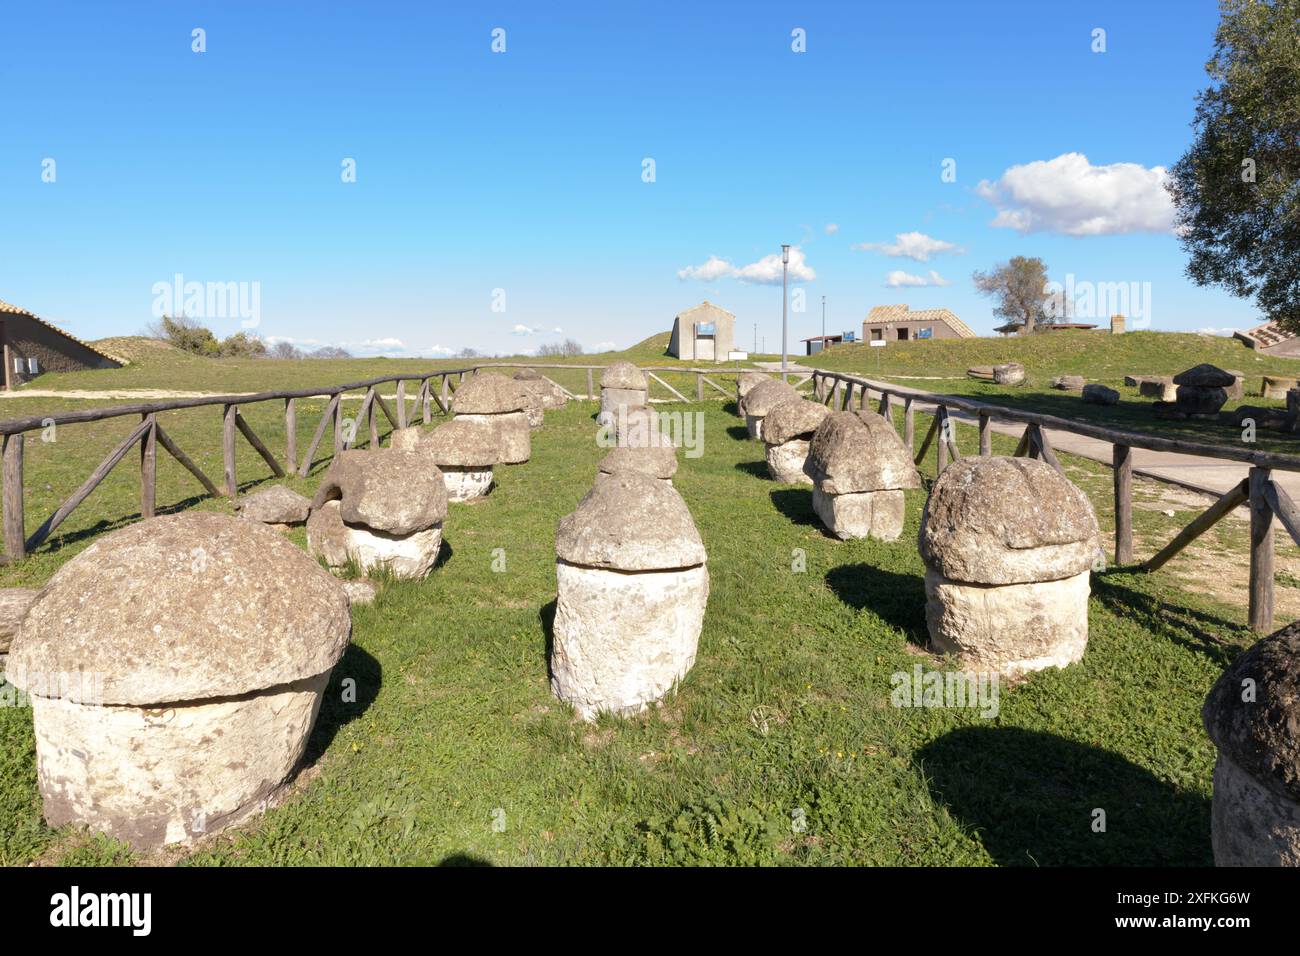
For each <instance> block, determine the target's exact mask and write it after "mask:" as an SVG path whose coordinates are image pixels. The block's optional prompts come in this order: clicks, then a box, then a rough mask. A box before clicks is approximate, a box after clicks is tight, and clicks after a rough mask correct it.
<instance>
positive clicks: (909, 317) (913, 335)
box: [862, 305, 975, 342]
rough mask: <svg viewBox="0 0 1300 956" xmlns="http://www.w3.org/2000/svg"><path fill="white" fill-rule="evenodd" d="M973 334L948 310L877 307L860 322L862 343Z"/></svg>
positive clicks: (968, 336)
mask: <svg viewBox="0 0 1300 956" xmlns="http://www.w3.org/2000/svg"><path fill="white" fill-rule="evenodd" d="M973 338H975V330H974V329H972V328H971V327H970V326H969V325H967V324H966V323H965V322H963V321H962V320H961V319H959V318H957V316H956V315H955V314H954V313H953V312H952V311H951V310H949V309H918V310H916V311H913V310H911V309H909V308H908V307H907V306H906V305H878V306H875V307H874V308H872V310H871V311H870V312H868V313H867V317H866V318H865V319H864V320H863V322H862V341H864V342H872V341H876V342H882V341H884V342H889V341H894V342H908V341H911V340H912V339H973Z"/></svg>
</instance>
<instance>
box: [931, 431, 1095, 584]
mask: <svg viewBox="0 0 1300 956" xmlns="http://www.w3.org/2000/svg"><path fill="white" fill-rule="evenodd" d="M1098 533H1099V532H1098V529H1097V517H1096V515H1095V514H1094V513H1093V510H1092V503H1091V502H1089V501H1088V497H1087V496H1086V495H1085V494H1084V493H1083V492H1082V491H1080V490H1079V489H1078V488H1076V487H1075V486H1074V485H1073V484H1071V483H1070V481H1069V480H1068V479H1066V478H1065V477H1064V476H1062V475H1061V474H1059V473H1058V472H1057V471H1056V469H1055V468H1053V467H1052V466H1051V465H1049V464H1047V463H1046V462H1044V461H1039V460H1037V459H1034V458H1009V457H1005V456H992V457H980V456H976V455H973V456H970V457H967V458H963V459H961V460H960V461H955V462H953V463H952V464H950V465H949V466H948V467H947V468H945V469H944V471H943V474H941V475H940V476H939V478H938V480H937V481H935V483H934V486H933V487H932V488H931V489H930V499H929V501H927V502H926V506H925V513H924V515H923V517H922V519H921V536H920V548H921V557H922V558H923V559H924V560H925V563H926V564H927V565H929V566H930V567H931V568H933V569H934V570H936V571H938V572H939V573H940V574H942V575H943V576H944V577H947V578H951V579H952V580H954V581H963V582H966V583H969V584H1025V583H1030V582H1035V581H1058V580H1060V579H1062V578H1068V577H1071V576H1072V575H1075V574H1079V573H1081V572H1083V571H1087V570H1088V569H1089V568H1091V567H1092V566H1093V564H1094V562H1095V561H1096V559H1097V555H1098V553H1099V550H1098V547H1099V545H1098Z"/></svg>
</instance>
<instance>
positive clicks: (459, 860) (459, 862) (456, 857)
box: [438, 853, 492, 867]
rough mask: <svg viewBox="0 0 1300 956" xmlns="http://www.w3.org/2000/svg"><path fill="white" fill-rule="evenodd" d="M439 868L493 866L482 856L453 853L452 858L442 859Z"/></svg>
mask: <svg viewBox="0 0 1300 956" xmlns="http://www.w3.org/2000/svg"><path fill="white" fill-rule="evenodd" d="M438 865H439V866H468V867H474V866H491V865H492V864H491V863H489V862H488V861H487V860H485V859H483V858H482V857H481V856H470V855H469V854H468V853H452V854H451V855H450V856H445V857H443V858H442V862H440V863H439V864H438Z"/></svg>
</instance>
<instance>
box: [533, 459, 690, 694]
mask: <svg viewBox="0 0 1300 956" xmlns="http://www.w3.org/2000/svg"><path fill="white" fill-rule="evenodd" d="M555 556H556V568H555V571H556V578H557V580H558V585H559V596H558V598H557V600H556V607H555V627H554V637H555V639H554V644H553V649H552V651H551V675H552V676H551V688H552V689H553V690H554V691H555V694H556V696H557V697H559V698H560V699H561V700H565V701H568V702H569V703H570V704H572V705H573V707H574V709H575V710H577V712H578V713H579V714H580V715H581V716H582V717H583V718H584V719H586V720H594V719H595V717H596V715H597V714H599V713H601V712H610V713H614V714H635V713H637V712H639V711H642V710H644V709H645V708H646V707H648V706H649V705H650V704H652V703H654V702H655V701H657V700H659V699H660V698H662V697H663V696H664V695H665V694H667V693H668V692H669V691H670V690H671V689H672V688H673V686H674V685H675V684H677V683H678V682H679V681H680V680H681V679H682V678H683V677H685V676H686V672H687V671H689V670H690V669H691V666H692V665H693V664H694V663H695V651H696V647H697V645H698V643H699V637H700V628H701V626H702V624H703V621H704V607H705V604H706V603H707V602H708V597H709V572H708V569H707V567H706V564H705V561H706V555H705V552H704V544H703V542H702V541H701V540H700V533H699V531H698V530H697V529H696V527H695V521H694V520H693V519H692V518H691V513H690V510H689V509H688V508H687V507H686V502H684V501H683V500H682V498H681V496H680V495H679V494H678V493H677V492H676V491H674V490H673V489H672V488H670V487H668V486H667V485H665V484H664V483H663V482H662V481H659V480H657V479H654V478H650V477H647V476H644V475H636V474H631V473H626V472H625V473H623V474H617V475H608V476H607V477H605V478H601V479H599V480H597V481H596V483H595V485H594V486H593V487H592V489H591V491H590V492H588V493H587V496H586V497H585V498H583V499H582V501H580V502H579V503H578V507H577V509H576V510H575V511H574V512H573V513H572V514H570V515H568V516H566V517H565V518H563V519H562V520H561V521H560V527H559V532H558V534H557V535H556V540H555Z"/></svg>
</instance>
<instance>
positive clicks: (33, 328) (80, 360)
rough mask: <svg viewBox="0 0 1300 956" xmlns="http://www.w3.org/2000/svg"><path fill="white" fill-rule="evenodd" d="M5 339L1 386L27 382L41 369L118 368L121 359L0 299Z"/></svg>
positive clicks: (1, 335) (2, 338) (0, 323)
mask: <svg viewBox="0 0 1300 956" xmlns="http://www.w3.org/2000/svg"><path fill="white" fill-rule="evenodd" d="M0 341H2V342H3V343H4V345H3V348H4V387H5V388H13V387H14V386H15V385H21V384H23V383H24V382H29V381H31V380H32V379H34V378H35V377H36V376H38V375H40V374H42V373H44V372H79V371H82V370H83V369H93V368H121V367H122V364H123V363H122V362H121V361H120V360H118V359H115V358H113V357H112V356H111V355H106V354H105V353H103V352H101V351H99V350H98V349H96V348H94V347H93V346H90V345H87V344H86V343H85V342H83V341H81V340H80V339H78V338H74V337H73V336H71V335H69V334H68V333H67V332H64V331H63V330H62V329H59V328H56V327H55V326H53V325H51V324H50V323H48V322H46V321H45V320H44V319H40V318H37V317H36V316H35V315H33V314H32V313H31V312H28V311H27V310H26V309H20V308H19V307H18V306H16V305H10V304H9V303H8V302H5V301H3V300H0Z"/></svg>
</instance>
